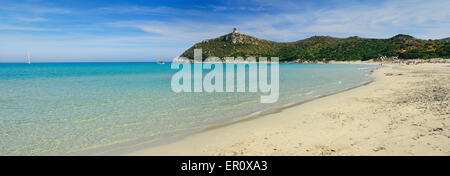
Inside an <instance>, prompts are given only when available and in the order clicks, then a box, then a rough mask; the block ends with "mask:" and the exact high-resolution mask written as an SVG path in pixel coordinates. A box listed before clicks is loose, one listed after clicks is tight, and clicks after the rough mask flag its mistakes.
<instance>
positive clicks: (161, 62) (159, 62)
mask: <svg viewBox="0 0 450 176" xmlns="http://www.w3.org/2000/svg"><path fill="white" fill-rule="evenodd" d="M156 63H157V64H165V63H164V62H163V61H158V62H156Z"/></svg>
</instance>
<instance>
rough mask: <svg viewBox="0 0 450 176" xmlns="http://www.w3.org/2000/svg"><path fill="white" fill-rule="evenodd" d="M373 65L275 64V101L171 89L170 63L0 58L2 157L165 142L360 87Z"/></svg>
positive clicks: (366, 79) (0, 151) (367, 80)
mask: <svg viewBox="0 0 450 176" xmlns="http://www.w3.org/2000/svg"><path fill="white" fill-rule="evenodd" d="M374 68H376V66H369V65H337V64H280V98H279V101H278V102H277V103H273V104H261V103H260V96H261V93H174V92H172V89H171V88H170V83H171V78H172V75H173V74H174V73H175V72H176V71H177V70H172V69H170V64H165V65H159V64H155V63H36V64H30V65H27V64H0V155H66V154H73V153H79V152H83V151H89V150H95V149H98V148H104V147H110V146H115V145H120V144H126V143H132V142H133V141H152V140H154V141H158V140H164V139H166V138H170V137H171V136H174V135H177V134H184V133H188V132H194V131H198V130H200V129H202V128H205V127H206V126H208V125H211V124H217V123H223V122H228V121H231V120H236V119H237V118H240V117H243V116H248V115H250V114H257V112H264V111H267V110H271V109H274V108H278V107H281V106H283V105H287V104H291V103H297V102H301V101H305V100H309V99H312V98H314V97H317V96H320V95H324V94H329V93H333V92H336V91H340V90H343V89H346V88H350V87H354V86H357V85H361V84H363V83H366V82H369V81H370V80H371V78H370V70H371V69H374ZM205 72H206V70H205Z"/></svg>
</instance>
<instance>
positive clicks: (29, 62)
mask: <svg viewBox="0 0 450 176" xmlns="http://www.w3.org/2000/svg"><path fill="white" fill-rule="evenodd" d="M27 59H28V60H27V63H28V64H31V57H30V52H29V51H28V50H27Z"/></svg>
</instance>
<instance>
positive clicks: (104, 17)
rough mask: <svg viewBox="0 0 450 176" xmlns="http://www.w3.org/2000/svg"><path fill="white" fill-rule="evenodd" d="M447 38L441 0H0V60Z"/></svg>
mask: <svg viewBox="0 0 450 176" xmlns="http://www.w3.org/2000/svg"><path fill="white" fill-rule="evenodd" d="M234 27H237V28H238V30H239V32H240V33H244V34H248V35H252V36H255V37H258V38H262V39H268V40H273V41H278V42H286V41H296V40H301V39H305V38H308V37H311V36H315V35H329V36H334V37H349V36H360V37H366V38H389V37H392V36H394V35H396V34H408V35H412V36H414V37H416V38H420V39H441V38H445V37H450V1H449V0H426V1H424V0H397V1H390V0H374V1H363V0H327V1H325V0H284V1H281V0H249V1H243V0H222V1H218V0H205V1H194V0H191V1H189V0H172V1H168V0H163V1H158V0H152V1H148V0H128V1H118V0H107V1H106V0H105V1H95V0H0V62H26V55H27V50H28V51H29V52H30V55H31V58H32V61H33V62H115V61H120V62H141V61H158V60H164V61H169V60H172V59H173V58H174V57H177V56H179V55H180V54H181V53H182V52H183V51H184V50H186V49H188V48H189V47H190V46H192V45H193V44H195V43H197V42H200V41H202V40H204V39H210V38H215V37H218V36H221V35H224V34H227V33H230V32H232V30H233V28H234Z"/></svg>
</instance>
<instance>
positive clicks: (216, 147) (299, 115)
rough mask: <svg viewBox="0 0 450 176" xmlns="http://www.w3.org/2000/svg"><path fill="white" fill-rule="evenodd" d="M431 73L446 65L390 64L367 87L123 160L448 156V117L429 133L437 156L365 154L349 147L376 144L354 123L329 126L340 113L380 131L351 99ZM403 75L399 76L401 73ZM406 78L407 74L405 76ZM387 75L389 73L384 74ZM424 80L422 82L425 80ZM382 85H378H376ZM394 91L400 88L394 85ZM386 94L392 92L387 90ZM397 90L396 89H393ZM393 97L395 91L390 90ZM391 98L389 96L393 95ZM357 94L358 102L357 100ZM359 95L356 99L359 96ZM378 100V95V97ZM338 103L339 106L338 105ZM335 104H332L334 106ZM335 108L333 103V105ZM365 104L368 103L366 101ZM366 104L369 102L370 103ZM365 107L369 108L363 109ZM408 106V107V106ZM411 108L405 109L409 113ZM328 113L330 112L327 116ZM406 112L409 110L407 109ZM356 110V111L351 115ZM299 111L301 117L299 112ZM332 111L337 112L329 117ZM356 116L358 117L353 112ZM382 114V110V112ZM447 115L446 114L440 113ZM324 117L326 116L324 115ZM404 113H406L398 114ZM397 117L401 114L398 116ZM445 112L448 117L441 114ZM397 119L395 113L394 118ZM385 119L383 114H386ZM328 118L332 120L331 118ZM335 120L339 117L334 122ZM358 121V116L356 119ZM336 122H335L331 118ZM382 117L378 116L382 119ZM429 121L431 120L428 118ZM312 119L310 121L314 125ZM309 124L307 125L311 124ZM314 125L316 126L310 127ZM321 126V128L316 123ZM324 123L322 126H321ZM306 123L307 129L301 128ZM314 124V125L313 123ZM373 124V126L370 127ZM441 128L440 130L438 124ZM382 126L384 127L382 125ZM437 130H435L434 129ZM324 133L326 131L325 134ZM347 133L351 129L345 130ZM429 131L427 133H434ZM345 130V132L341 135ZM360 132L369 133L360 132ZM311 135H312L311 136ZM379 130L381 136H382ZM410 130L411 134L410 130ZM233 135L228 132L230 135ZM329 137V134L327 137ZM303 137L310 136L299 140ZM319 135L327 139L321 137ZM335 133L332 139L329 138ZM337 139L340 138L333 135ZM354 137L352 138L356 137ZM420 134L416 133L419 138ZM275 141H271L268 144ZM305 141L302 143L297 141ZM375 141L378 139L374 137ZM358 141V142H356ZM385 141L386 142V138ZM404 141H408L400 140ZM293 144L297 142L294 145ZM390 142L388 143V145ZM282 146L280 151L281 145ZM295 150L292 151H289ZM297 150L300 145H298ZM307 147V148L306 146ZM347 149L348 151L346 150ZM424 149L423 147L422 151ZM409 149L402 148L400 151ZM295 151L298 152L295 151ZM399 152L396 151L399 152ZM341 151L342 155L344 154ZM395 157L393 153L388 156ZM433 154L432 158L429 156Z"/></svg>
mask: <svg viewBox="0 0 450 176" xmlns="http://www.w3.org/2000/svg"><path fill="white" fill-rule="evenodd" d="M429 67H430V68H431V71H433V70H435V69H436V68H439V69H438V71H442V69H443V70H444V72H445V71H446V70H445V69H446V68H443V67H448V64H426V65H415V66H404V65H389V66H388V67H383V68H379V69H378V70H375V71H374V73H373V74H372V76H374V77H375V80H373V81H372V82H371V83H370V84H368V83H366V84H365V85H361V86H358V87H354V88H349V89H348V90H342V91H340V92H336V93H333V94H331V95H326V96H321V97H317V98H314V99H312V100H309V101H306V102H301V103H294V104H293V105H288V106H287V107H285V108H282V109H280V112H274V113H268V114H264V115H261V116H258V118H250V119H241V120H238V121H236V122H230V123H228V124H225V125H224V124H222V125H216V126H215V127H214V126H212V127H209V128H206V129H204V130H202V131H201V132H199V133H195V134H192V135H189V136H185V137H183V138H182V139H181V140H178V141H175V142H172V143H168V144H163V145H159V146H154V147H148V148H144V149H141V150H137V151H133V152H130V153H126V154H125V155H389V154H396V155H417V154H418V155H421V154H432V155H449V154H450V146H449V144H448V141H449V139H448V137H447V136H448V127H447V125H449V120H448V118H443V119H441V122H440V123H441V126H442V127H436V128H433V129H438V132H440V135H441V138H442V137H446V138H444V139H441V140H440V142H439V141H437V142H436V141H434V142H432V144H430V143H428V144H430V145H436V146H438V147H436V146H434V147H435V148H439V150H440V152H436V151H434V150H426V149H423V148H424V146H422V145H419V146H420V147H419V148H420V150H418V151H414V152H405V151H401V150H402V149H401V148H398V146H396V145H394V146H388V145H385V144H383V142H382V141H378V143H380V144H379V145H380V146H379V147H378V148H375V149H371V147H373V146H374V145H377V144H376V143H377V142H375V144H371V145H369V146H366V147H365V148H364V147H363V149H358V150H356V151H355V150H354V149H353V150H352V149H351V148H354V146H355V144H351V143H352V142H351V141H358V143H364V144H365V143H368V142H371V143H374V142H373V141H372V140H374V139H372V140H371V138H372V137H373V136H372V137H371V135H368V136H365V138H368V139H364V138H361V136H359V137H358V135H357V134H356V133H355V132H354V131H355V130H356V129H354V128H357V127H358V126H356V127H355V126H354V123H350V124H346V123H344V122H342V125H343V126H351V127H352V130H349V129H346V128H344V129H342V128H336V127H335V126H336V124H333V123H331V124H330V122H329V121H330V120H331V121H333V120H334V121H335V120H336V118H339V116H341V115H342V114H349V115H350V116H351V115H352V113H353V114H354V115H355V116H354V117H352V118H350V120H349V121H352V119H353V121H355V118H356V119H358V122H361V123H360V124H359V125H360V126H361V125H362V126H367V127H366V128H369V129H370V128H371V127H370V126H375V128H376V126H380V124H377V123H375V125H374V124H371V123H368V124H363V123H362V122H364V121H369V122H370V121H375V122H377V120H375V119H377V118H368V119H364V117H361V116H370V117H372V116H378V112H373V114H370V113H367V112H365V110H364V108H362V109H358V108H356V107H358V106H362V105H358V103H351V102H352V101H348V100H349V99H350V100H351V99H352V98H358V97H359V99H364V98H366V99H367V98H374V97H370V96H369V97H364V96H362V95H364V94H367V93H368V91H370V90H373V89H379V88H383V87H384V86H383V85H382V84H385V83H390V84H396V83H395V81H398V80H395V81H394V82H392V80H389V79H388V78H396V77H398V76H386V75H385V74H386V73H387V72H392V71H395V72H400V73H398V74H399V75H405V74H406V73H403V72H408V71H410V72H411V69H413V71H412V73H415V72H414V69H418V70H419V73H420V69H426V71H427V72H428V71H430V68H429ZM402 71H403V72H402ZM408 74H409V73H408ZM388 75H389V74H388ZM444 78H448V75H447V72H445V74H444ZM425 81H426V80H425ZM380 84H381V85H380ZM397 86H398V85H397ZM387 87H388V88H387V89H392V87H391V88H390V87H389V86H387ZM394 87H395V86H394ZM444 88H448V85H447V84H446V83H445V82H444ZM386 92H387V91H386V90H384V91H380V92H379V93H378V94H380V93H381V94H386ZM394 92H395V91H394ZM391 93H392V92H391ZM355 94H356V97H355ZM358 95H359V96H358ZM378 96H380V95H378ZM339 100H345V101H344V102H345V103H350V104H348V105H349V106H355V107H352V108H347V109H342V110H336V108H337V107H335V106H339V104H344V105H345V103H341V102H339ZM336 101H338V102H336ZM333 102H334V103H335V104H333ZM336 103H337V104H336ZM365 103H366V104H367V102H365ZM369 104H370V102H369ZM324 105H330V107H325V106H324ZM365 106H367V105H365ZM411 107H412V106H411ZM411 107H409V108H411ZM330 108H331V109H332V110H331V111H330ZM406 108H408V107H406ZM352 109H356V110H352ZM358 110H362V111H363V112H365V113H361V112H359V113H357V111H358ZM299 111H300V112H299ZM333 111H336V112H333ZM355 111H356V112H355ZM380 111H381V110H380ZM444 111H445V109H444ZM323 113H325V115H324V114H323ZM401 113H408V112H406V111H405V112H401ZM401 113H400V114H401ZM444 113H446V112H444ZM396 114H398V113H396ZM385 115H386V114H385ZM393 115H395V113H394V114H388V117H389V116H391V117H390V118H392V117H393ZM416 115H418V116H422V115H426V116H427V117H428V116H430V114H427V113H425V114H416ZM330 116H331V119H330ZM335 116H337V117H335ZM358 116H359V117H358ZM333 117H334V118H333ZM380 118H381V117H380ZM430 118H433V116H430ZM313 119H314V120H313ZM309 121H310V122H309ZM314 121H317V122H314ZM307 122H309V123H313V124H314V125H308V123H307ZM319 122H320V123H319ZM322 122H323V124H322ZM305 123H306V124H305ZM317 123H318V124H317ZM372 123H373V122H372ZM442 124H443V125H442ZM382 126H383V125H382ZM438 126H439V125H438ZM300 127H303V128H307V129H308V128H312V127H314V128H313V129H311V130H305V129H302V128H300ZM323 128H324V129H323ZM329 128H334V129H335V130H334V131H333V130H331V131H329ZM348 128H350V127H348ZM433 129H432V130H431V131H433ZM343 130H344V131H343ZM362 130H363V131H367V130H365V129H362ZM314 131H315V134H314V133H313V132H314ZM380 131H381V132H380ZM410 131H411V130H410ZM231 132H232V133H231ZM328 132H329V133H328ZM382 132H383V131H382V130H373V129H372V130H369V131H368V132H365V133H371V134H374V136H378V135H381V136H382V135H383V134H385V133H382ZM299 133H300V134H302V133H303V134H304V133H307V134H308V135H299ZM321 134H326V135H325V136H327V137H324V136H322V135H321ZM333 134H334V135H333ZM336 134H340V135H339V136H336ZM355 135H356V136H355ZM420 135H422V134H419V136H420ZM446 135H447V136H446ZM273 136H275V137H276V138H275V139H272V140H271V139H269V138H271V137H273ZM343 136H352V137H350V139H347V140H340V142H339V141H335V140H337V139H339V138H342V137H343ZM297 138H300V140H298V141H302V142H300V143H299V144H300V145H299V144H295V145H294V144H293V143H294V141H295V140H292V139H297ZM301 138H304V139H301ZM373 138H377V137H373ZM355 139H358V140H355ZM384 140H386V139H384ZM402 140H407V138H406V137H405V139H403V138H402ZM298 141H297V142H298ZM330 141H335V142H337V143H346V144H347V146H346V149H345V150H344V149H342V148H340V147H336V146H333V145H329V144H328V145H327V144H324V143H329V142H330ZM388 142H392V141H389V140H388ZM280 145H282V146H280ZM292 145H294V146H292ZM297 145H299V146H297ZM275 146H276V147H275ZM306 146H307V147H306ZM299 148H307V149H305V150H299ZM348 148H350V149H348ZM390 148H396V149H395V151H391V150H392V149H390ZM425 148H426V147H425ZM406 149H409V148H404V150H406ZM296 150H299V151H296ZM399 150H400V151H401V152H400V151H399ZM344 151H345V152H344ZM363 151H364V152H363ZM389 152H393V153H389ZM433 152H434V153H433Z"/></svg>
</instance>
